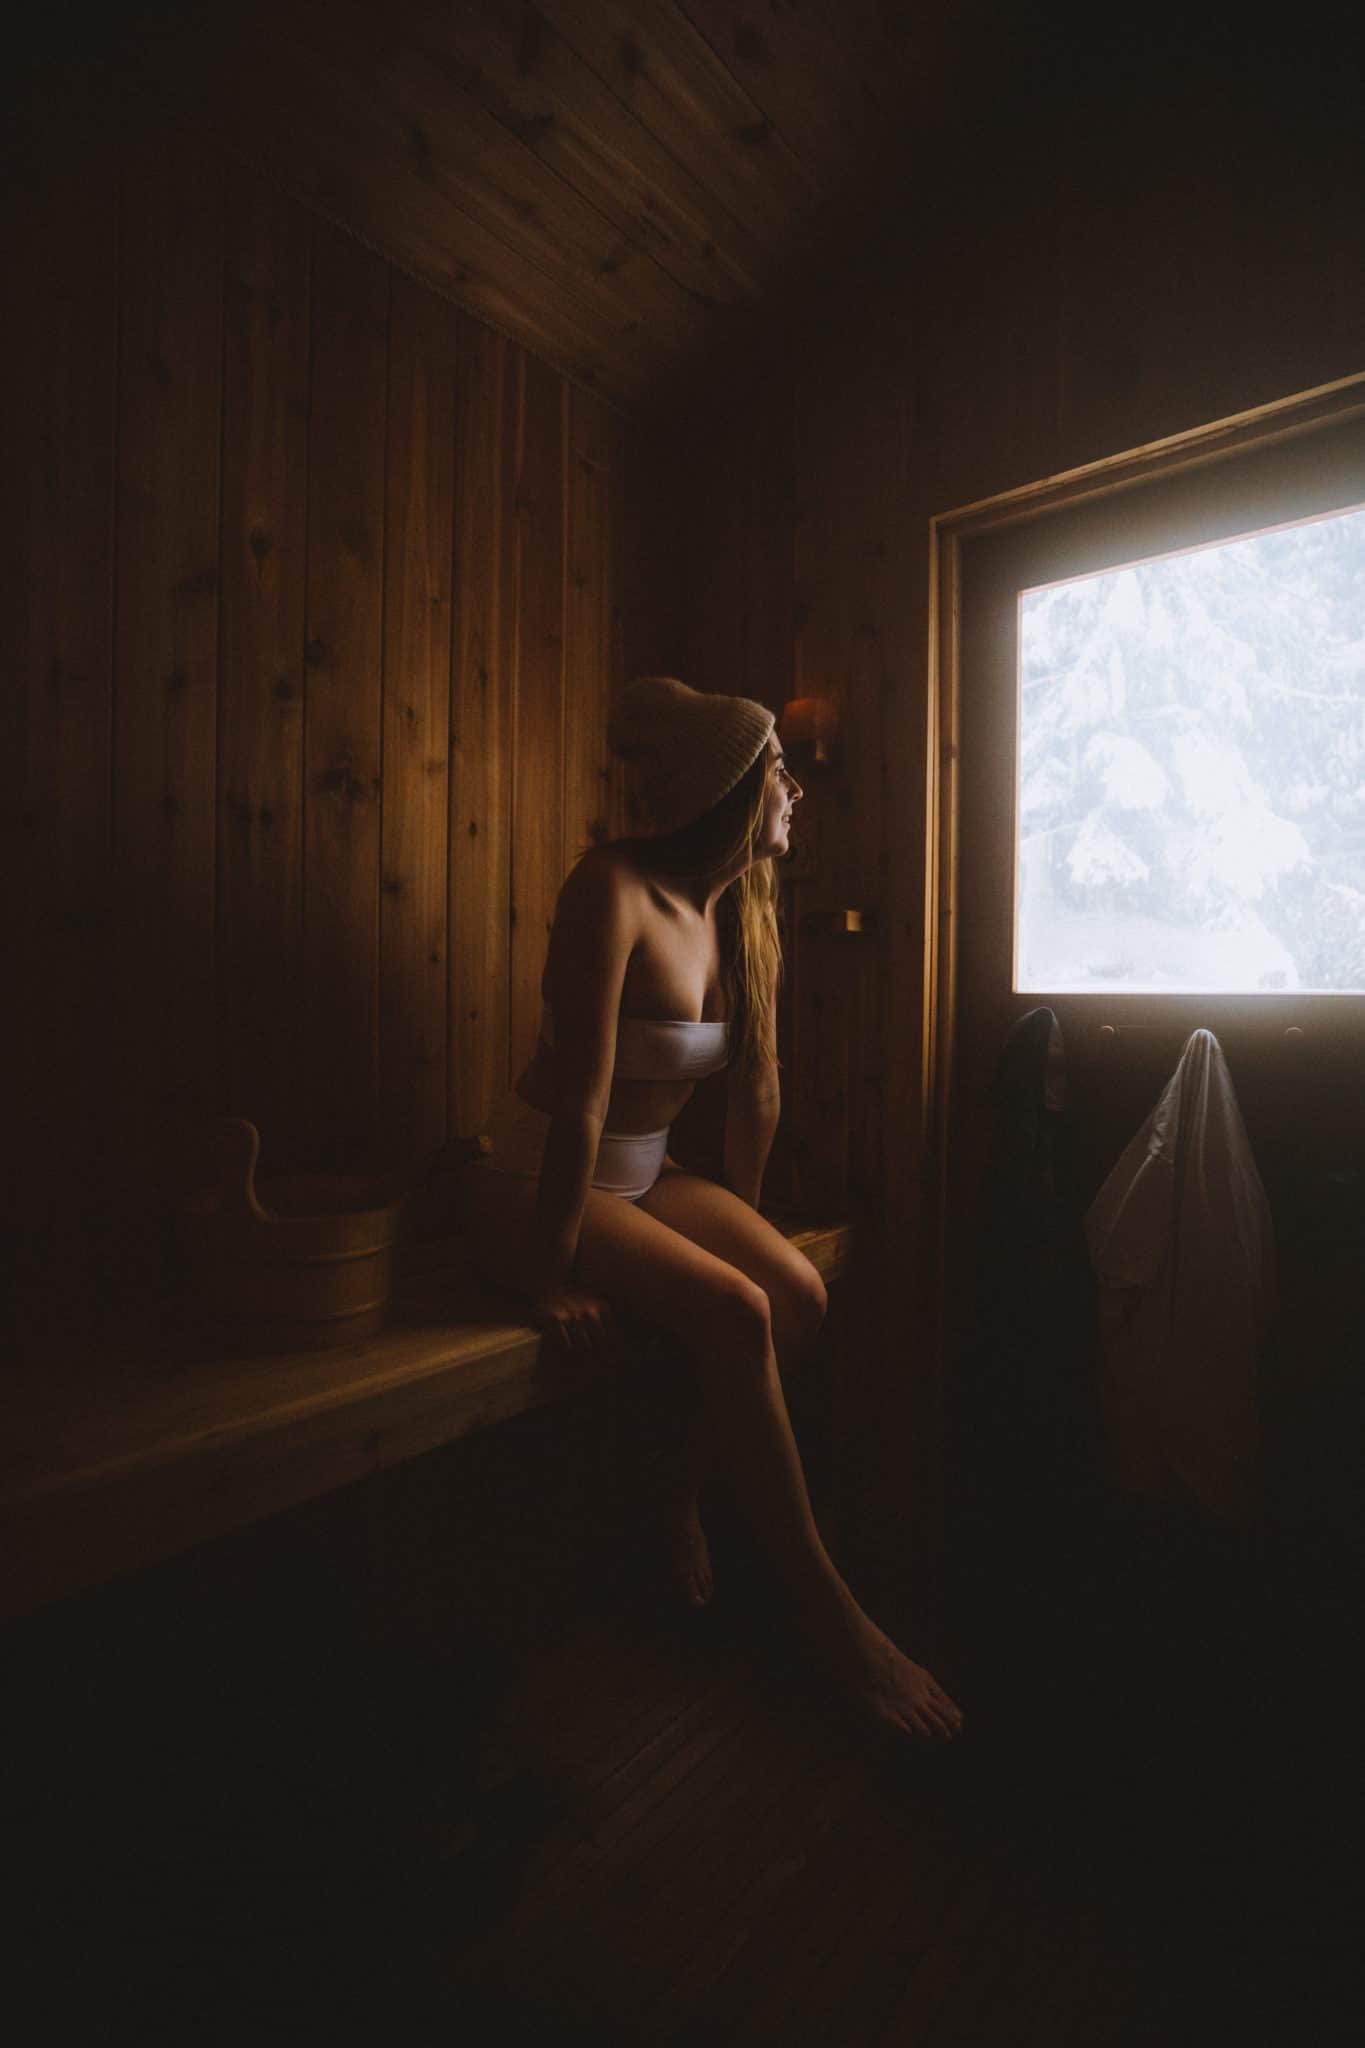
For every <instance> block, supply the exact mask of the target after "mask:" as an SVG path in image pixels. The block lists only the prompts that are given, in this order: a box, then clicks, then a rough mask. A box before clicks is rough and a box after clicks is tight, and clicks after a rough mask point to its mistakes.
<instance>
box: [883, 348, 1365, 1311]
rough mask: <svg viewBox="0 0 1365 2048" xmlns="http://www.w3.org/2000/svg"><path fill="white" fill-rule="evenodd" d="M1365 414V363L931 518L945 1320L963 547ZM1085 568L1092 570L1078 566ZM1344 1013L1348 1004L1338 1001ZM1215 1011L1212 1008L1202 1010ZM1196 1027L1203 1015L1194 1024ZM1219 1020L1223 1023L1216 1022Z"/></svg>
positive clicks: (929, 899)
mask: <svg viewBox="0 0 1365 2048" xmlns="http://www.w3.org/2000/svg"><path fill="white" fill-rule="evenodd" d="M1362 418H1365V372H1361V373H1359V374H1357V375H1354V376H1351V377H1344V378H1340V379H1338V380H1336V381H1335V382H1333V383H1330V384H1324V385H1319V386H1317V387H1315V388H1314V389H1312V390H1309V391H1304V392H1299V393H1296V394H1294V395H1293V396H1291V397H1287V398H1284V399H1281V400H1276V401H1274V402H1273V403H1271V404H1268V405H1263V406H1257V407H1254V408H1252V409H1251V410H1250V411H1247V412H1242V413H1237V414H1234V415H1232V416H1230V417H1228V418H1226V419H1222V420H1218V421H1214V422H1212V423H1211V424H1208V425H1206V426H1202V427H1196V428H1192V429H1190V430H1188V431H1187V432H1184V433H1180V434H1173V435H1170V436H1168V437H1166V438H1165V439H1163V440H1159V441H1153V442H1149V443H1147V444H1145V445H1143V446H1141V447H1138V448H1134V449H1128V450H1126V451H1124V452H1123V453H1121V454H1117V455H1114V456H1109V457H1106V458H1104V459H1103V460H1101V461H1098V462H1093V463H1088V464H1085V465H1083V466H1082V467H1080V468H1077V469H1072V470H1067V471H1064V472H1062V473H1060V474H1058V475H1056V476H1052V477H1047V478H1044V479H1042V480H1040V481H1038V482H1036V483H1032V484H1026V485H1022V486H1019V487H1018V488H1016V489H1014V490H1009V491H1004V492H1000V493H999V494H997V495H996V496H994V497H990V498H985V499H981V500H978V501H976V502H975V503H972V504H969V505H964V506H960V507H957V508H955V509H954V510H951V511H947V512H943V513H938V514H936V515H935V516H934V517H933V518H932V519H931V520H930V522H929V574H930V589H929V648H928V655H929V660H928V690H927V704H926V714H927V733H928V748H927V755H928V761H927V768H928V784H929V787H928V820H927V824H928V830H927V833H926V853H927V860H926V883H925V897H926V900H925V927H924V929H925V960H924V998H923V1020H922V1022H923V1033H924V1039H923V1043H924V1058H923V1068H922V1087H923V1114H924V1123H923V1129H924V1130H925V1132H926V1135H927V1137H928V1143H929V1154H930V1157H929V1161H928V1167H929V1178H930V1198H929V1203H928V1207H929V1211H930V1214H931V1215H932V1217H933V1219H934V1249H933V1266H934V1290H933V1291H934V1296H935V1309H936V1318H935V1319H936V1322H937V1323H938V1325H939V1329H940V1330H941V1329H942V1315H943V1308H944V1289H945V1283H946V1273H945V1250H946V1236H947V1222H948V1154H949V1143H948V1139H949V1127H950V1119H951V1117H952V1114H953V1108H954V1083H955V1078H956V1077H955V1072H954V1067H955V1046H956V1042H957V1033H958V1006H959V993H960V991H959V973H960V958H959V955H960V942H961V931H962V898H961V883H962V873H961V850H960V823H961V816H960V813H961V800H962V778H961V766H960V764H961V750H962V695H963V596H964V550H965V549H966V547H967V545H968V543H970V542H972V541H975V540H978V539H982V538H984V537H987V536H991V537H994V536H996V535H999V534H1003V533H1005V532H1006V530H1007V529H1009V528H1011V527H1021V526H1023V525H1025V524H1026V523H1028V524H1033V523H1036V522H1038V521H1040V520H1042V519H1044V518H1046V517H1048V516H1049V515H1053V514H1058V513H1061V514H1066V513H1069V512H1072V511H1073V510H1075V509H1077V508H1080V507H1083V506H1085V505H1087V504H1090V505H1093V506H1098V505H1099V504H1101V503H1102V502H1105V501H1112V500H1113V499H1115V498H1116V497H1117V496H1118V494H1120V493H1123V492H1127V491H1130V490H1132V489H1134V488H1135V487H1137V486H1146V485H1150V484H1153V483H1156V482H1159V481H1165V480H1167V479H1172V480H1173V479H1176V478H1178V477H1180V476H1181V475H1182V474H1184V473H1186V472H1191V471H1194V470H1196V469H1198V468H1200V467H1203V466H1208V465H1212V464H1218V463H1223V462H1227V461H1229V460H1231V459H1234V458H1237V457H1239V456H1241V457H1246V456H1258V455H1260V454H1262V453H1263V452H1265V451H1268V450H1270V449H1272V448H1274V447H1276V446H1278V445H1282V444H1288V443H1290V442H1292V441H1295V440H1297V439H1299V438H1300V437H1302V436H1305V435H1310V434H1313V433H1317V432H1324V431H1330V430H1331V429H1333V428H1339V427H1342V426H1345V425H1346V424H1348V423H1349V422H1352V421H1356V420H1360V419H1362ZM1077 573H1083V572H1077ZM1019 1000H1020V1001H1021V1003H1032V1004H1038V1003H1046V1002H1047V1001H1048V996H1047V994H1046V993H1038V994H1029V995H1021V996H1020V998H1019ZM1077 1000H1080V1001H1083V1002H1089V1003H1092V1004H1093V1005H1094V1006H1095V1007H1096V1009H1097V1010H1098V1009H1099V1008H1101V1007H1103V1008H1106V1009H1111V1010H1112V1009H1114V1008H1115V1007H1118V1006H1122V1008H1123V1011H1124V1014H1125V1017H1126V1018H1127V1020H1129V1021H1130V1022H1131V1023H1132V1024H1135V1025H1139V1026H1140V1028H1146V1024H1147V1020H1148V1019H1149V1017H1150V1014H1151V1012H1152V1011H1153V1009H1154V1008H1155V1007H1160V1008H1161V1010H1162V1012H1163V1014H1164V1015H1165V1016H1166V1017H1167V1018H1168V1019H1169V1017H1170V1016H1171V1015H1172V1006H1173V1005H1174V1006H1175V1007H1176V1008H1177V1009H1179V1008H1180V1007H1181V1006H1182V1005H1184V1004H1185V1003H1186V1002H1188V1003H1189V1004H1190V1005H1192V1006H1196V1007H1198V1008H1199V1009H1200V1010H1201V1011H1207V1010H1209V1009H1210V1008H1211V1007H1213V1006H1216V1005H1217V1004H1218V1003H1219V1002H1220V1001H1222V1002H1228V1001H1230V1000H1241V1001H1245V1002H1250V1003H1260V1004H1262V1005H1273V1004H1276V1003H1283V1001H1284V997H1283V996H1281V995H1271V996H1261V997H1249V998H1244V999H1233V998H1229V997H1227V996H1224V997H1221V998H1219V997H1217V996H1214V997H1211V998H1208V997H1204V996H1198V997H1189V998H1185V997H1183V996H1179V995H1175V994H1172V995H1170V996H1164V995H1163V996H1159V997H1152V996H1150V995H1143V994H1140V993H1137V992H1134V993H1132V994H1103V995H1101V994H1098V993H1097V994H1095V995H1094V996H1086V997H1081V998H1077V997H1076V996H1074V995H1073V996H1071V997H1069V998H1068V1002H1069V1003H1074V1002H1076V1001H1077ZM1342 1004H1345V1005H1348V1006H1349V1008H1350V1010H1351V1012H1352V1016H1353V1022H1354V1023H1355V1024H1358V1023H1359V1021H1360V1020H1359V1017H1358V1016H1357V1014H1356V1013H1357V1012H1365V997H1354V998H1352V997H1350V996H1343V995H1309V996H1306V997H1301V998H1299V1005H1300V1006H1311V1007H1312V1008H1313V1009H1318V1008H1319V1007H1320V1006H1322V1005H1342ZM1339 1014H1342V1013H1339ZM1201 1021H1207V1020H1206V1018H1204V1017H1202V1016H1196V1017H1194V1018H1193V1022H1195V1023H1197V1022H1201ZM1189 1028H1193V1024H1191V1025H1190V1026H1189ZM1215 1028H1217V1027H1215Z"/></svg>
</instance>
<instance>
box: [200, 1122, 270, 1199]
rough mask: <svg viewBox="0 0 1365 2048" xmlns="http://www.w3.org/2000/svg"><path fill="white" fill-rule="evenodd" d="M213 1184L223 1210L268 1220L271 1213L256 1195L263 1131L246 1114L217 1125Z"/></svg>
mask: <svg viewBox="0 0 1365 2048" xmlns="http://www.w3.org/2000/svg"><path fill="white" fill-rule="evenodd" d="M211 1146H212V1149H211V1154H210V1158H211V1163H212V1173H213V1180H214V1184H215V1186H216V1187H217V1189H218V1191H219V1196H220V1199H221V1205H222V1206H221V1209H220V1212H219V1213H220V1214H221V1215H223V1216H234V1215H235V1216H236V1217H237V1218H238V1219H239V1220H240V1221H244V1222H251V1223H268V1222H269V1221H270V1218H269V1216H268V1215H267V1214H266V1212H265V1210H264V1209H263V1208H262V1207H261V1205H260V1203H259V1202H258V1201H257V1199H256V1161H257V1160H258V1159H259V1158H260V1154H261V1134H260V1132H259V1131H258V1130H257V1128H256V1126H255V1124H253V1123H251V1122H250V1121H249V1120H248V1119H247V1118H246V1117H244V1116H229V1117H223V1118H222V1119H221V1120H220V1121H219V1122H218V1123H217V1124H216V1125H215V1126H214V1131H213V1137H212V1141H211Z"/></svg>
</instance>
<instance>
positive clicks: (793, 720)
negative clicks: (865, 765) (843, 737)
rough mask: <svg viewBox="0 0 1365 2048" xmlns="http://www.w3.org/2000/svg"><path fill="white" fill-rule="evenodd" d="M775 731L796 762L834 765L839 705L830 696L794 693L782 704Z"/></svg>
mask: <svg viewBox="0 0 1365 2048" xmlns="http://www.w3.org/2000/svg"><path fill="white" fill-rule="evenodd" d="M778 732H779V734H780V736H781V740H782V745H783V747H784V748H785V750H786V752H787V753H788V754H790V755H792V756H793V757H794V758H795V759H796V760H797V762H798V763H805V764H806V765H818V766H820V767H828V766H833V765H834V763H835V761H836V758H837V755H838V740H839V706H838V705H837V704H836V703H835V702H834V700H833V698H831V697H793V698H792V700H791V702H790V703H789V704H785V705H784V706H783V707H782V716H781V718H780V719H779V720H778Z"/></svg>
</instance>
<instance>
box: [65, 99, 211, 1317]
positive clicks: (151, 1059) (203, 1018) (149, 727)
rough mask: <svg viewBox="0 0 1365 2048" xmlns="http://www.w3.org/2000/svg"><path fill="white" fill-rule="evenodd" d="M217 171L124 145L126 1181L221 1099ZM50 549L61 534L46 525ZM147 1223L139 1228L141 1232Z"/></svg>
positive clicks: (114, 1093) (153, 1168)
mask: <svg viewBox="0 0 1365 2048" xmlns="http://www.w3.org/2000/svg"><path fill="white" fill-rule="evenodd" d="M223 193H224V179H223V172H222V166H221V165H220V164H212V163H211V164H201V163H196V162H195V161H194V159H193V156H192V153H190V152H189V151H188V149H187V147H186V145H185V144H184V143H183V142H182V141H181V140H180V139H178V138H176V137H174V136H166V135H155V136H154V135H151V134H145V133H141V132H139V133H138V135H137V136H136V137H135V139H133V140H132V141H131V142H130V143H129V145H128V147H127V150H126V153H125V158H124V164H123V180H122V207H121V219H122V229H121V248H120V255H121V265H120V277H119V317H120V335H119V392H118V418H117V434H118V486H117V504H116V511H115V519H116V556H115V562H116V571H115V573H116V583H115V593H114V616H115V634H114V746H113V764H112V767H113V775H112V792H113V849H112V852H113V875H114V904H115V910H114V936H115V949H116V951H115V962H116V965H115V970H114V984H113V987H112V988H111V990H110V992H109V993H110V999H111V1005H112V1012H113V1019H114V1024H113V1029H114V1033H115V1044H116V1053H115V1067H114V1075H113V1087H112V1089H111V1091H110V1108H111V1111H112V1114H113V1138H114V1148H115V1150H116V1151H117V1153H118V1154H119V1158H120V1169H121V1171H123V1172H124V1173H125V1174H126V1175H127V1176H128V1178H129V1181H130V1183H131V1184H132V1185H133V1186H145V1185H146V1184H147V1182H148V1180H149V1179H156V1178H158V1177H160V1176H161V1175H162V1174H164V1172H165V1170H166V1167H167V1164H168V1161H167V1153H166V1146H165V1136H166V1133H167V1132H168V1131H170V1130H172V1129H174V1128H177V1127H183V1126H184V1125H185V1124H187V1123H189V1122H191V1121H193V1120H194V1119H195V1118H196V1117H200V1116H202V1115H204V1114H205V1113H207V1112H208V1111H209V1110H210V1109H211V1107H212V1104H213V1099H214V1094H215V1092H216V1090H215V1085H214V1077H215V1074H216V1070H217V1062H216V1060H214V1061H210V1060H208V1059H206V1053H207V1052H208V1051H209V1049H210V1048H212V1046H213V1043H214V1037H215V1026H216V1015H215V1007H216V1006H215V1003H214V996H213V991H214V942H215V922H214V915H213V910H214V903H215V897H216V888H217V882H216V861H217V835H216V832H215V818H216V812H217V804H216V788H217V724H218V717H217V690H218V593H219V530H218V509H219V450H220V444H221V430H222V355H223V311H222V307H223V257H224V218H223V204H224V200H223ZM48 544H49V546H52V547H58V546H60V535H52V536H50V537H49V541H48ZM120 1222H121V1226H122V1251H121V1255H120V1278H121V1281H122V1282H124V1283H127V1284H130V1285H135V1284H141V1279H142V1276H143V1275H144V1274H145V1275H146V1276H147V1277H148V1278H150V1275H151V1274H152V1273H153V1272H154V1271H155V1269H156V1265H157V1261H158V1250H157V1242H158V1240H157V1234H156V1224H155V1220H154V1219H153V1217H152V1216H151V1214H150V1212H147V1211H143V1210H142V1209H141V1208H140V1205H133V1206H130V1208H129V1209H128V1210H127V1211H126V1212H125V1214H124V1216H123V1217H122V1218H121V1219H120ZM144 1225H145V1226H146V1228H145V1229H144V1227H143V1226H144Z"/></svg>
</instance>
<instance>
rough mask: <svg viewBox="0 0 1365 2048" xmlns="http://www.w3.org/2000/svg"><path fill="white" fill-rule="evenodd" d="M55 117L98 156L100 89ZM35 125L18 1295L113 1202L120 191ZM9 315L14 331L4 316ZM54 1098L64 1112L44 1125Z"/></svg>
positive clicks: (3, 818) (20, 258) (19, 597)
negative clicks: (104, 1155)
mask: <svg viewBox="0 0 1365 2048" xmlns="http://www.w3.org/2000/svg"><path fill="white" fill-rule="evenodd" d="M72 113H73V115H74V118H76V119H77V120H78V121H79V122H80V124H81V127H82V130H83V132H84V134H85V135H86V137H87V153H88V154H89V155H91V156H93V157H94V158H95V159H96V160H98V161H107V156H108V151H107V147H106V144H105V140H104V122H103V117H102V106H101V101H100V97H99V95H98V94H97V93H94V92H91V93H90V94H89V95H88V96H87V95H82V96H81V97H80V99H79V100H78V102H77V104H76V106H75V107H74V109H72ZM51 118H52V109H51V108H50V107H49V105H48V104H47V100H46V97H45V96H44V95H41V94H38V93H35V94H34V95H33V96H32V97H31V99H30V101H29V104H28V108H27V119H26V120H25V121H23V122H22V123H21V122H20V121H17V120H16V121H15V123H14V124H13V125H12V128H11V131H10V138H9V139H10V145H11V153H10V159H9V163H10V169H9V175H8V177H7V179H6V184H5V199H4V202H3V207H2V209H0V210H2V213H3V221H4V259H5V276H6V279H7V281H8V284H9V299H10V306H11V315H10V317H9V318H7V319H6V321H5V322H4V327H3V343H2V344H0V346H3V349H4V363H5V377H6V385H7V388H8V390H9V392H10V393H11V394H12V396H13V398H14V400H15V402H14V403H12V404H11V406H10V407H9V408H8V422H7V423H8V429H9V434H10V440H9V450H10V464H11V471H10V490H11V493H12V495H11V496H10V498H9V517H8V518H7V520H6V524H5V530H4V545H3V547H2V548H0V576H3V595H2V596H0V602H3V607H4V617H5V620H6V634H5V641H4V645H5V649H6V653H5V686H4V688H3V690H0V734H2V735H3V744H2V746H0V777H3V778H4V784H5V787H4V800H3V801H0V848H2V849H3V853H2V857H0V867H2V868H3V881H2V882H0V890H2V891H3V897H4V902H5V908H6V917H5V929H6V932H7V934H8V937H7V942H6V943H7V949H8V959H7V963H6V965H7V970H8V971H7V977H6V978H7V983H8V986H9V988H10V991H11V1021H12V1025H14V1026H17V1027H18V1028H17V1031H16V1035H15V1053H16V1057H15V1059H14V1063H13V1066H12V1068H11V1076H10V1079H11V1086H10V1091H9V1101H8V1105H7V1121H6V1146H7V1151H8V1154H9V1161H8V1164H9V1171H8V1172H7V1173H6V1175H5V1176H4V1177H3V1183H4V1187H5V1190H6V1199H5V1202H4V1228H5V1231H6V1240H7V1244H8V1246H9V1256H10V1261H11V1270H12V1272H13V1274H14V1278H15V1282H16V1287H17V1289H18V1290H20V1291H22V1290H24V1289H25V1288H27V1287H28V1285H29V1284H30V1276H31V1275H32V1274H33V1273H35V1272H36V1271H38V1270H39V1269H40V1268H41V1266H42V1264H43V1263H44V1261H45V1260H46V1259H47V1258H48V1257H50V1246H51V1244H52V1242H53V1241H54V1238H60V1239H61V1240H62V1241H64V1242H65V1243H66V1244H67V1245H69V1246H70V1247H71V1255H72V1256H73V1258H74V1259H75V1260H76V1261H77V1263H78V1264H79V1263H80V1262H81V1261H82V1260H83V1259H84V1258H85V1257H86V1256H87V1253H88V1240H89V1236H90V1234H91V1233H92V1232H93V1231H95V1230H96V1229H97V1227H98V1223H97V1218H98V1214H99V1212H100V1211H102V1210H106V1209H107V1207H108V1205H109V1202H110V1199H111V1190H110V1184H109V1177H108V1175H107V1173H104V1172H102V1171H101V1167H102V1165H103V1163H104V1162H102V1161H101V1159H100V1157H99V1155H98V1154H97V1152H96V1151H95V1149H94V1148H92V1146H91V1145H90V1143H89V1138H88V1133H89V1131H90V1129H91V1127H92V1123H93V1119H94V1117H95V1115H96V1113H97V1112H98V1111H99V1109H100V1107H101V1105H102V1104H103V1102H104V1101H105V1099H106V1097H107V1095H108V1092H109V1072H108V1062H109V1058H110V1055H111V1052H112V1046H111V1044H110V1043H109V1042H108V1039H107V1037H106V1038H105V1039H104V1040H103V1042H101V1040H100V1037H99V1034H98V1033H97V1032H93V1031H92V1020H93V1019H98V1018H99V1017H101V1016H103V1015H106V1014H107V1007H108V1002H109V996H110V984H111V972H112V966H111V963H112V960H113V957H114V955H113V949H112V931H111V912H112V902H111V883H112V874H111V867H110V861H109V834H110V756H111V746H112V687H113V592H114V516H113V515H114V490H115V420H116V394H117V375H118V264H119V193H118V185H117V181H116V180H115V179H113V178H111V177H108V176H105V177H103V178H102V179H100V180H99V181H98V182H95V183H92V182H91V180H90V179H89V178H88V177H87V176H86V175H84V165H83V164H82V162H81V160H80V159H79V158H77V159H73V158H72V157H70V156H67V155H61V154H59V155H58V156H57V157H55V158H54V157H53V156H52V155H51V153H50V152H49V149H48V145H47V133H48V124H49V121H50V119H51ZM38 195H41V200H42V203H41V205H39V204H36V203H35V199H36V197H37V196H38ZM21 307H22V308H26V309H27V311H28V315H29V317H28V319H27V320H25V319H22V318H18V317H15V310H14V309H17V308H21ZM21 395H22V396H21ZM54 533H59V534H60V535H61V536H62V545H61V547H60V548H57V547H54V546H53V545H52V538H51V537H52V535H53V534H54ZM54 1102H55V1103H59V1104H61V1106H62V1114H61V1116H60V1117H59V1118H58V1119H57V1120H56V1121H55V1122H54V1120H53V1118H52V1114H51V1105H52V1104H53V1103H54ZM73 1189H76V1190H78V1191H79V1193H78V1195H77V1197H76V1199H75V1200H73V1199H72V1190H73ZM3 1293H4V1290H3V1289H0V1294H3ZM0 1316H3V1310H0Z"/></svg>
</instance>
